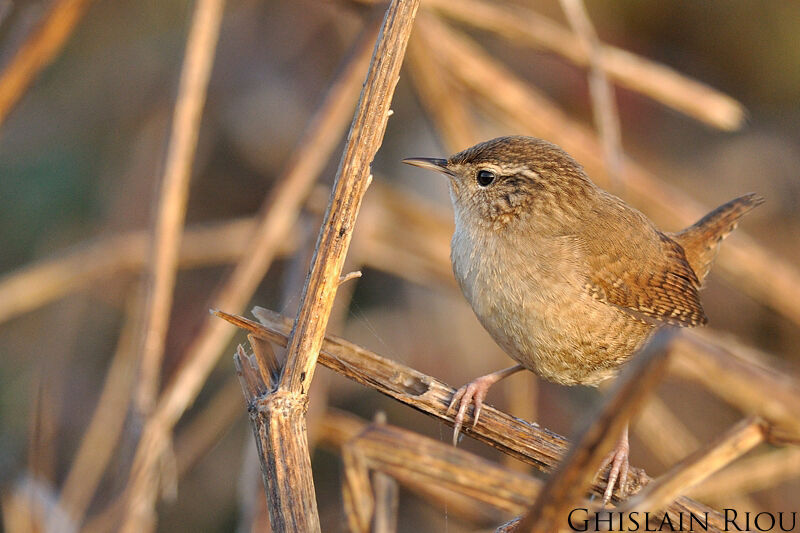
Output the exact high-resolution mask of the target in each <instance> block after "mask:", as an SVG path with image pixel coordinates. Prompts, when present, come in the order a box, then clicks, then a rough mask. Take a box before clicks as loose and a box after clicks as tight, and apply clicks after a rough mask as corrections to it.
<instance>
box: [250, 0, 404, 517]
mask: <svg viewBox="0 0 800 533" xmlns="http://www.w3.org/2000/svg"><path fill="white" fill-rule="evenodd" d="M418 7H419V1H418V0H412V1H401V0H396V1H393V2H392V3H391V4H390V5H389V8H388V10H387V11H386V15H385V18H384V20H383V26H382V27H381V33H380V35H379V37H378V42H377V43H376V45H375V51H374V53H373V57H372V61H371V63H370V68H369V71H368V73H367V79H366V82H365V84H364V88H363V90H362V93H361V99H360V101H359V105H358V109H357V110H356V115H355V118H354V119H353V125H352V126H351V128H350V133H349V135H348V140H347V145H346V146H345V150H344V155H343V157H342V162H341V164H340V166H339V171H338V172H337V175H336V179H335V181H334V185H333V191H332V193H331V199H330V203H329V204H328V209H327V211H326V214H325V217H324V222H323V225H322V229H321V231H320V236H319V238H318V240H317V245H316V248H315V250H314V257H313V259H312V264H311V270H310V272H309V275H308V278H307V279H306V284H305V287H304V289H303V295H302V297H301V304H300V310H299V311H298V314H297V319H296V320H295V325H294V328H293V333H292V336H291V340H290V343H289V346H288V351H287V358H286V366H285V367H284V369H283V372H282V374H281V377H280V382H279V383H278V387H277V390H275V391H272V392H269V393H267V394H266V395H265V396H264V397H263V400H259V402H258V403H259V408H258V411H259V412H262V411H263V415H261V414H259V418H258V419H253V422H254V427H258V428H259V429H258V431H257V432H256V438H257V440H258V442H257V445H258V452H259V455H260V456H261V466H262V474H263V476H264V484H265V488H266V491H267V504H268V506H269V514H270V523H271V524H272V528H273V529H274V530H276V531H319V529H320V526H319V517H318V516H317V502H316V498H315V495H314V482H313V478H312V476H311V460H310V457H309V451H308V438H307V434H306V422H305V414H306V406H307V401H308V388H309V384H310V383H311V378H312V376H313V374H314V368H315V367H316V362H317V357H318V355H319V349H320V346H321V345H322V340H323V337H324V335H325V328H326V326H327V322H328V319H329V317H330V312H331V309H332V308H333V300H334V297H335V295H336V290H337V288H338V286H339V284H340V283H341V270H342V265H343V264H344V260H345V256H346V253H347V249H348V246H349V244H350V239H351V237H352V232H353V227H354V225H355V222H356V217H357V216H358V210H359V207H360V206H361V200H362V198H363V196H364V193H365V192H366V190H367V187H368V186H369V181H370V179H371V174H370V171H369V165H370V163H371V161H372V159H373V157H374V156H375V153H376V152H377V150H378V148H379V147H380V145H381V142H382V141H383V134H384V132H385V130H386V123H387V121H388V118H389V105H390V103H391V99H392V95H393V94H394V87H395V86H396V85H397V80H398V78H399V75H400V66H401V65H402V62H403V56H404V55H405V49H406V44H407V43H408V37H409V35H410V34H411V28H412V25H413V22H414V17H415V15H416V11H417V8H418ZM262 418H263V420H262ZM297 524H302V526H303V527H299V528H298V527H297Z"/></svg>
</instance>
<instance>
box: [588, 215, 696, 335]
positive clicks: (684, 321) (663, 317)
mask: <svg viewBox="0 0 800 533" xmlns="http://www.w3.org/2000/svg"><path fill="white" fill-rule="evenodd" d="M607 230H608V232H607V233H606V234H605V235H595V236H594V238H591V239H585V240H584V242H583V243H582V244H583V246H582V248H583V251H584V253H585V254H586V255H585V256H584V259H585V260H586V261H587V263H588V272H589V274H588V277H587V280H586V289H587V290H588V291H589V292H590V293H591V295H592V296H593V297H594V298H597V299H598V300H600V301H602V302H605V303H607V304H609V305H614V306H617V307H619V308H621V309H623V310H624V311H626V312H628V313H630V314H631V315H632V316H634V317H636V318H638V319H640V320H644V321H646V322H649V323H652V324H656V325H658V324H671V325H675V326H698V325H701V324H705V323H706V322H707V320H708V319H707V318H706V315H705V312H704V311H703V307H702V305H701V304H700V298H699V295H698V290H699V288H700V281H699V280H698V279H697V276H696V275H695V273H694V271H693V270H692V267H691V266H690V265H689V262H688V261H687V260H686V255H685V254H684V252H683V248H681V246H680V245H679V244H678V243H677V242H675V241H673V240H672V239H670V238H669V237H668V236H666V235H664V234H663V233H661V232H660V231H658V230H656V229H655V228H653V227H652V226H650V225H649V224H648V227H647V230H646V231H645V232H644V233H641V234H637V235H633V236H632V235H630V234H629V233H630V232H627V231H619V232H616V234H615V232H614V231H613V230H612V229H610V228H607ZM612 241H613V242H612Z"/></svg>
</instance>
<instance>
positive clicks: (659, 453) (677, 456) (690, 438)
mask: <svg viewBox="0 0 800 533" xmlns="http://www.w3.org/2000/svg"><path fill="white" fill-rule="evenodd" d="M632 429H633V430H634V431H635V432H636V436H637V437H639V438H640V439H641V440H642V441H643V442H644V443H645V445H646V446H647V447H648V448H649V449H650V451H651V452H653V455H655V456H656V457H657V458H658V460H659V461H661V463H662V464H664V465H671V464H673V463H676V462H678V461H680V460H681V459H683V458H684V457H686V456H687V455H689V454H690V453H692V452H693V451H695V450H696V449H697V448H698V447H699V446H700V441H699V440H697V437H695V436H694V435H693V434H692V432H691V431H689V428H687V427H686V424H684V423H683V421H682V420H681V419H680V417H678V416H677V415H676V414H675V413H673V412H672V410H671V409H670V408H669V407H668V406H667V405H666V404H665V403H664V402H663V401H662V400H661V399H660V398H659V397H657V396H653V397H652V398H650V401H649V402H647V403H646V404H645V405H644V407H643V408H642V414H641V416H640V417H639V418H638V419H637V420H636V423H635V424H634V426H633V428H632Z"/></svg>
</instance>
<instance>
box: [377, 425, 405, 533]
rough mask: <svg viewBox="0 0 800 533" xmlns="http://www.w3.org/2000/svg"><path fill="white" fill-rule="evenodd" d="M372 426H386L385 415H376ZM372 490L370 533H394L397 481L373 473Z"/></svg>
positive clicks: (398, 499)
mask: <svg viewBox="0 0 800 533" xmlns="http://www.w3.org/2000/svg"><path fill="white" fill-rule="evenodd" d="M373 424H376V425H379V426H386V413H384V412H379V413H376V415H375V418H374V420H373ZM372 489H373V493H374V499H375V508H374V511H373V513H372V524H371V527H372V533H396V531H397V508H398V506H399V504H400V492H399V490H398V486H397V481H395V479H394V478H392V477H391V476H389V475H387V474H384V473H383V472H373V473H372Z"/></svg>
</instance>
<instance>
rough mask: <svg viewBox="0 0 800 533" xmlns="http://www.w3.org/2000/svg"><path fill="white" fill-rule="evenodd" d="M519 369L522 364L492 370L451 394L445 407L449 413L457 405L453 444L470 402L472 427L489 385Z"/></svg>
mask: <svg viewBox="0 0 800 533" xmlns="http://www.w3.org/2000/svg"><path fill="white" fill-rule="evenodd" d="M520 370H524V367H523V366H522V365H514V366H511V367H508V368H505V369H503V370H498V371H497V372H492V373H491V374H486V375H485V376H481V377H479V378H476V379H474V380H472V381H470V382H469V383H467V384H466V385H464V386H463V387H461V388H460V389H458V390H457V391H456V393H455V394H453V399H452V400H450V406H449V407H448V408H447V413H448V414H449V413H450V412H452V411H453V410H454V409H456V406H457V407H458V412H457V413H456V418H455V420H454V422H455V423H454V424H453V446H455V445H456V444H457V443H458V434H459V432H460V431H461V427H462V426H463V425H464V417H465V416H466V414H467V409H468V408H469V406H470V404H471V403H473V402H474V403H475V417H474V418H473V420H472V427H475V424H477V423H478V417H480V416H481V407H482V406H483V399H484V398H486V393H487V392H489V387H491V386H492V385H494V384H495V383H497V382H498V381H500V380H501V379H505V378H507V377H508V376H510V375H511V374H515V373H517V372H519V371H520Z"/></svg>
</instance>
